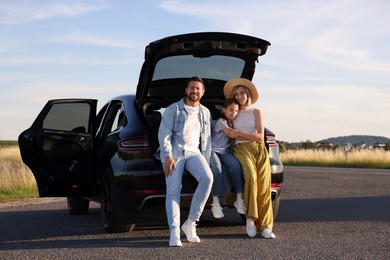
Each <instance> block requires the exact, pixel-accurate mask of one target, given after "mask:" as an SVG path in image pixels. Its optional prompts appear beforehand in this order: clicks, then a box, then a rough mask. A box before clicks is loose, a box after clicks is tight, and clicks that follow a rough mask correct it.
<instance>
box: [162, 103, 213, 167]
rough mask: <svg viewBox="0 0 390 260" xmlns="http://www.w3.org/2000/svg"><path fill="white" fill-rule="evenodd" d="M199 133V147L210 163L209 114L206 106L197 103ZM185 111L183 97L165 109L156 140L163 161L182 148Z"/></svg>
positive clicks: (176, 155)
mask: <svg viewBox="0 0 390 260" xmlns="http://www.w3.org/2000/svg"><path fill="white" fill-rule="evenodd" d="M199 108H200V109H199V113H200V122H201V126H200V127H201V133H200V148H201V152H202V154H203V156H204V157H205V158H206V160H207V162H208V163H210V156H211V115H210V111H209V110H208V108H207V107H205V106H203V105H202V104H199ZM187 115H188V114H187V111H186V109H185V106H184V98H183V99H181V100H180V101H178V102H175V103H173V104H171V105H170V106H168V107H167V108H166V109H165V112H164V115H163V118H162V121H161V124H160V128H159V130H158V141H159V144H160V159H161V162H162V163H164V161H165V158H166V157H168V156H172V158H173V159H174V160H175V162H176V161H177V158H178V157H179V156H180V155H181V154H182V151H183V149H184V139H183V134H184V128H185V127H186V123H187Z"/></svg>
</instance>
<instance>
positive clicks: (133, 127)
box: [19, 33, 283, 232]
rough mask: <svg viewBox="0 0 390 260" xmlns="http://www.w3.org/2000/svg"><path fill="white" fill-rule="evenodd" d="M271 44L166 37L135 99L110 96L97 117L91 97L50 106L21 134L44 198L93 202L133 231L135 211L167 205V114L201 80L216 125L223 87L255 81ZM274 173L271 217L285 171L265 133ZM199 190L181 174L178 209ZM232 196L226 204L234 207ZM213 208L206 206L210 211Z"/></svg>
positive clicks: (224, 37) (153, 50) (71, 206)
mask: <svg viewBox="0 0 390 260" xmlns="http://www.w3.org/2000/svg"><path fill="white" fill-rule="evenodd" d="M269 45H270V43H269V42H267V41H265V40H262V39H259V38H255V37H251V36H247V35H240V34H233V33H191V34H184V35H177V36H171V37H167V38H164V39H161V40H158V41H155V42H152V43H150V44H149V45H147V46H146V48H145V61H144V63H143V65H142V69H141V73H140V76H139V81H138V85H137V91H136V94H135V95H123V96H119V97H115V98H112V99H111V100H110V101H109V102H108V103H106V104H105V105H104V106H103V107H102V109H101V110H100V111H99V112H98V113H96V112H97V111H96V110H97V100H94V99H76V98H75V99H60V100H50V101H48V102H47V104H46V106H45V107H44V108H43V110H42V111H41V112H40V114H39V115H38V117H37V118H36V120H35V121H34V123H33V124H32V126H31V127H30V128H29V129H27V130H25V131H24V132H22V133H21V134H20V136H19V147H20V151H21V156H22V159H23V161H24V162H25V163H26V164H27V165H28V167H29V168H30V169H31V171H32V172H33V174H34V176H35V179H36V181H37V185H38V190H39V195H40V196H41V197H50V196H51V197H67V198H68V211H69V212H70V214H75V215H77V214H86V213H87V212H88V208H89V201H90V200H93V201H97V202H99V203H100V204H101V216H102V222H103V226H104V228H105V229H106V230H107V231H108V232H125V231H129V230H130V231H131V230H132V229H133V228H134V226H135V223H136V218H137V212H138V211H139V210H142V209H145V208H151V207H153V208H154V207H164V205H165V180H164V178H165V177H164V173H163V170H162V164H161V162H160V161H159V160H157V159H156V158H155V157H154V154H155V152H156V150H157V149H158V140H157V131H158V127H159V124H160V121H161V115H162V113H163V112H164V109H165V108H166V107H167V106H168V105H169V104H171V103H173V102H175V101H177V100H179V99H180V98H182V97H183V96H184V94H185V93H184V87H185V84H186V82H187V80H188V79H189V78H190V77H192V76H195V75H196V76H201V77H202V78H203V79H204V82H205V88H206V92H205V95H204V96H203V98H202V100H201V103H202V104H204V105H205V106H207V107H208V108H209V109H210V111H211V113H212V116H213V119H217V117H219V116H220V114H221V104H222V102H223V100H224V99H225V98H224V95H223V86H224V84H225V83H226V81H227V80H229V79H230V78H234V77H243V78H247V79H249V80H251V79H252V77H253V74H254V72H255V65H256V62H257V60H258V58H259V56H261V55H263V54H265V53H266V51H267V47H268V46H269ZM265 139H266V144H267V147H268V150H269V156H270V159H271V169H272V199H273V206H274V215H275V217H276V215H277V212H278V208H279V195H280V191H281V188H282V184H283V165H282V163H281V161H280V158H279V147H278V144H277V143H276V140H275V135H274V134H273V133H272V132H271V131H269V130H268V129H266V131H265ZM196 185H197V182H196V180H195V179H194V178H193V177H192V176H191V175H190V174H188V173H185V174H184V176H183V185H182V194H181V196H182V197H181V207H182V208H189V206H190V201H191V198H192V195H193V192H194V190H195V187H196ZM234 200H235V196H234V195H233V193H228V195H227V196H226V197H224V198H222V199H221V203H222V205H224V206H227V207H233V203H234ZM209 204H210V203H208V204H207V205H209Z"/></svg>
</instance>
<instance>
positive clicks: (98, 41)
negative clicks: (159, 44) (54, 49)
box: [48, 31, 145, 51]
mask: <svg viewBox="0 0 390 260" xmlns="http://www.w3.org/2000/svg"><path fill="white" fill-rule="evenodd" d="M48 41H51V42H60V43H70V44H83V45H96V46H104V47H115V48H124V49H134V50H136V51H143V50H144V47H145V44H144V43H142V44H138V43H134V41H131V42H130V41H124V40H118V39H113V38H108V37H101V36H96V35H92V34H88V33H83V32H80V31H76V32H73V33H71V34H68V35H60V36H51V37H49V38H48Z"/></svg>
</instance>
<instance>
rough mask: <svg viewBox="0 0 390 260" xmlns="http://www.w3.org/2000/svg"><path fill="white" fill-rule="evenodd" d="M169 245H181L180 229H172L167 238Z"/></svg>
mask: <svg viewBox="0 0 390 260" xmlns="http://www.w3.org/2000/svg"><path fill="white" fill-rule="evenodd" d="M169 246H182V244H181V241H180V231H177V230H172V231H171V237H170V239H169Z"/></svg>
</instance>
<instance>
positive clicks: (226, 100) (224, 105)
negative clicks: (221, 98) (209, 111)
mask: <svg viewBox="0 0 390 260" xmlns="http://www.w3.org/2000/svg"><path fill="white" fill-rule="evenodd" d="M232 104H235V105H238V106H240V104H239V103H238V101H237V100H236V99H234V98H227V99H225V102H223V105H222V107H223V108H227V107H228V106H230V105H232ZM221 117H222V118H223V119H226V117H225V113H222V114H221Z"/></svg>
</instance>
